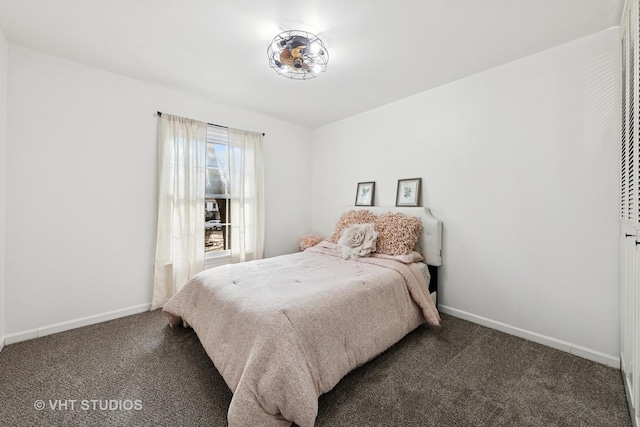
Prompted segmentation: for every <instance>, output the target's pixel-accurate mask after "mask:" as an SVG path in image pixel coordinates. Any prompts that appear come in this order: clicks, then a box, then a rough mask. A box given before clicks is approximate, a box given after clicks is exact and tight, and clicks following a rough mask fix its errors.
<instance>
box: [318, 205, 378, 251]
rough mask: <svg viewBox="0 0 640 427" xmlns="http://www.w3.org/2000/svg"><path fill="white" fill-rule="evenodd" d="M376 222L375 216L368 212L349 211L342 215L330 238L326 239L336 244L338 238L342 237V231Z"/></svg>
mask: <svg viewBox="0 0 640 427" xmlns="http://www.w3.org/2000/svg"><path fill="white" fill-rule="evenodd" d="M375 220H376V216H375V215H374V214H373V213H371V212H370V211H368V210H356V209H353V210H350V211H348V212H345V213H343V214H342V216H341V217H340V219H339V220H338V222H337V223H336V228H335V230H334V232H333V234H332V235H331V236H329V237H328V238H327V240H328V241H330V242H331V243H338V240H340V236H342V230H344V229H345V228H347V227H349V226H350V225H353V224H366V223H373V222H375Z"/></svg>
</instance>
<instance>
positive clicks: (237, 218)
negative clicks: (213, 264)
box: [229, 129, 264, 263]
mask: <svg viewBox="0 0 640 427" xmlns="http://www.w3.org/2000/svg"><path fill="white" fill-rule="evenodd" d="M229 150H230V171H229V172H230V174H231V177H230V179H229V181H230V184H231V262H233V263H235V262H242V261H251V260H255V259H261V258H262V256H263V252H264V187H263V179H264V174H263V169H262V134H260V133H256V132H248V131H243V130H237V129H229Z"/></svg>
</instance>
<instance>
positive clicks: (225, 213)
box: [204, 125, 231, 254]
mask: <svg viewBox="0 0 640 427" xmlns="http://www.w3.org/2000/svg"><path fill="white" fill-rule="evenodd" d="M229 192H230V188H229V133H228V132H227V129H224V128H220V127H217V126H211V125H210V126H208V127H207V177H206V186H205V203H204V221H205V223H204V228H205V233H204V249H205V254H224V253H226V251H229V250H230V249H231V248H230V246H229V242H230V239H229V237H230V236H229V233H230V232H231V224H230V222H229V220H230V218H231V216H230V209H231V206H230V205H231V203H230V198H231V196H230V193H229Z"/></svg>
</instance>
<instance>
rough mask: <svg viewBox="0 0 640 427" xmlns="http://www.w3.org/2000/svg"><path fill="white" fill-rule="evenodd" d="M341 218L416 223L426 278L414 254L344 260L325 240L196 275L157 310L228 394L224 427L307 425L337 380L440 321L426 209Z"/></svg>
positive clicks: (434, 232) (436, 228)
mask: <svg viewBox="0 0 640 427" xmlns="http://www.w3.org/2000/svg"><path fill="white" fill-rule="evenodd" d="M362 210H365V211H366V212H358V211H362ZM390 211H392V212H393V214H391V213H390ZM348 212H349V213H355V215H360V214H363V215H369V213H370V214H372V215H375V216H376V217H379V218H383V217H385V215H396V216H398V215H400V216H403V217H404V216H407V217H408V218H413V219H415V218H416V217H417V218H420V220H419V221H420V223H421V225H422V230H421V233H420V234H419V235H418V236H417V239H416V240H417V241H415V248H414V249H415V250H417V252H420V253H421V254H423V255H424V257H425V259H424V260H423V261H424V262H425V263H426V264H428V265H429V266H430V270H431V272H430V271H429V270H428V269H426V268H425V264H424V263H420V262H414V261H416V260H418V259H419V258H421V257H420V256H419V255H417V254H415V253H414V252H411V253H410V254H405V255H397V256H396V255H388V254H387V255H385V254H376V253H373V254H368V256H362V257H350V258H349V259H344V257H343V256H342V254H341V253H340V250H339V249H340V248H341V247H342V248H343V249H344V245H343V244H342V243H343V242H342V243H338V244H336V243H334V242H331V241H329V240H330V239H329V238H328V239H327V240H325V241H323V242H321V243H320V244H318V245H316V246H314V247H311V248H308V249H306V250H305V251H303V252H299V253H294V254H290V255H283V256H278V257H273V258H267V259H263V260H259V261H251V262H246V263H240V264H232V265H225V266H221V267H216V268H214V269H211V270H207V271H204V272H202V273H200V274H198V275H196V276H194V277H193V278H192V279H191V280H190V281H189V282H188V283H187V284H186V285H185V286H184V287H183V288H182V289H181V290H180V291H179V292H178V293H177V294H176V295H174V296H173V297H172V298H171V299H170V300H169V301H168V302H167V304H166V305H165V307H164V309H163V311H164V313H165V315H166V316H167V318H168V320H169V324H170V325H171V326H178V325H183V326H190V327H192V328H193V329H194V331H195V332H196V334H197V335H198V338H199V339H200V341H201V343H202V345H203V347H204V349H205V351H206V352H207V354H208V355H209V357H210V358H211V360H212V361H213V363H214V365H215V367H216V368H217V370H218V371H219V372H220V374H221V375H222V377H223V378H224V380H225V382H226V384H227V385H228V387H229V388H230V389H231V391H232V392H233V398H232V400H231V404H230V406H229V410H228V415H227V419H228V423H229V425H230V426H249V425H251V426H253V425H260V426H289V425H291V423H292V422H295V423H296V424H297V425H299V426H301V427H307V426H309V427H310V426H313V425H314V422H315V418H316V416H317V412H318V397H319V396H320V395H321V394H323V393H326V392H327V391H329V390H331V389H332V388H333V387H334V386H335V385H336V384H337V383H338V382H339V381H340V379H341V378H342V377H343V376H344V375H346V374H347V373H348V372H350V371H351V370H353V369H354V368H356V367H358V366H360V365H362V364H364V363H366V362H367V361H369V360H371V359H372V358H374V357H375V356H377V355H378V354H380V353H382V352H383V351H384V350H386V349H387V348H389V347H390V346H392V345H393V344H395V343H396V342H398V341H399V340H400V339H402V338H403V337H404V336H405V335H406V334H407V333H409V332H411V331H412V330H413V329H415V328H416V327H418V326H419V325H421V324H423V323H425V322H426V323H428V324H429V325H432V326H434V327H435V326H438V325H439V320H440V318H439V315H438V312H437V309H436V306H435V303H434V300H435V295H436V294H435V287H434V283H433V281H432V280H425V279H429V278H430V276H432V275H433V273H434V268H435V267H437V266H439V265H441V263H442V258H441V248H442V223H441V222H440V221H439V220H438V219H436V218H434V217H433V216H432V215H431V212H430V210H429V209H428V208H382V207H366V208H349V211H348ZM356 212H358V213H356ZM345 215H347V213H346V212H345V213H344V214H343V216H342V218H344V217H345ZM376 227H377V225H376ZM391 231H392V233H391V234H392V235H393V236H399V235H402V233H398V230H397V229H396V230H391ZM337 232H338V229H336V231H335V232H334V234H336V233H337ZM341 233H342V234H343V235H346V234H347V232H346V231H345V232H341ZM379 237H380V239H379V243H380V244H382V243H384V240H382V239H381V237H382V234H380V235H379ZM387 237H388V235H387ZM341 245H342V246H341ZM380 247H381V246H380V245H379V246H378V248H380ZM427 283H429V284H430V285H431V289H432V292H429V287H428V285H427Z"/></svg>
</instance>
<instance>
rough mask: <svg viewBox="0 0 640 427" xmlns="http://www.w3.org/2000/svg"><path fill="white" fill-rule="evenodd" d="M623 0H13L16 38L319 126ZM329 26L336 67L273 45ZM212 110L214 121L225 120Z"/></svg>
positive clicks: (1, 19)
mask: <svg viewBox="0 0 640 427" xmlns="http://www.w3.org/2000/svg"><path fill="white" fill-rule="evenodd" d="M623 4H624V0H455V1H452V0H396V1H390V0H322V1H316V0H297V1H278V0H225V1H221V0H180V1H179V0H107V1H105V0H55V1H52V0H0V29H2V31H3V33H4V35H5V37H6V39H7V40H8V41H9V43H12V44H16V45H21V46H26V47H29V48H32V49H35V50H39V51H42V52H46V53H50V54H53V55H57V56H60V57H62V58H67V59H70V60H73V61H76V62H80V63H83V64H87V65H91V66H95V67H98V68H101V69H104V70H108V71H111V72H115V73H119V74H122V75H125V76H129V77H133V78H136V79H139V80H143V81H146V82H150V83H154V84H157V85H161V86H165V87H171V88H175V89H179V90H181V91H185V92H188V93H192V94H196V95H198V96H201V97H204V98H206V99H209V100H212V101H215V102H219V103H222V104H226V105H230V106H235V107H239V108H243V109H246V110H251V111H254V112H257V113H261V114H264V115H267V116H270V117H274V118H277V119H281V120H284V121H287V122H291V123H296V124H299V125H302V126H306V127H310V128H315V127H319V126H322V125H325V124H327V123H331V122H334V121H337V120H340V119H343V118H346V117H349V116H352V115H354V114H358V113H361V112H363V111H366V110H370V109H372V108H376V107H378V106H381V105H384V104H388V103H390V102H393V101H396V100H399V99H402V98H405V97H407V96H411V95H413V94H416V93H419V92H423V91H425V90H428V89H431V88H434V87H437V86H440V85H443V84H446V83H448V82H451V81H454V80H457V79H460V78H462V77H465V76H469V75H471V74H474V73H477V72H480V71H483V70H486V69H489V68H492V67H495V66H498V65H501V64H504V63H507V62H510V61H513V60H515V59H518V58H522V57H524V56H527V55H530V54H533V53H536V52H539V51H542V50H544V49H547V48H550V47H553V46H556V45H559V44H561V43H564V42H568V41H571V40H574V39H577V38H579V37H582V36H586V35H588V34H592V33H594V32H597V31H600V30H604V29H606V28H610V27H613V26H617V25H618V24H619V21H620V16H621V14H622V8H623ZM291 29H299V30H306V31H310V32H313V33H315V34H318V35H319V36H320V37H321V38H322V40H323V41H324V42H325V44H326V46H327V49H328V51H329V54H330V59H329V64H328V68H327V72H326V73H324V74H322V75H320V76H319V77H318V78H316V79H312V80H306V81H298V80H290V79H286V78H284V77H282V76H279V75H278V74H276V73H275V72H274V71H273V70H272V69H270V68H269V66H268V63H267V54H266V51H267V46H268V45H269V44H270V42H271V39H272V38H273V37H274V36H275V35H276V34H277V33H279V32H281V31H285V30H291ZM212 120H213V119H212Z"/></svg>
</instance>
